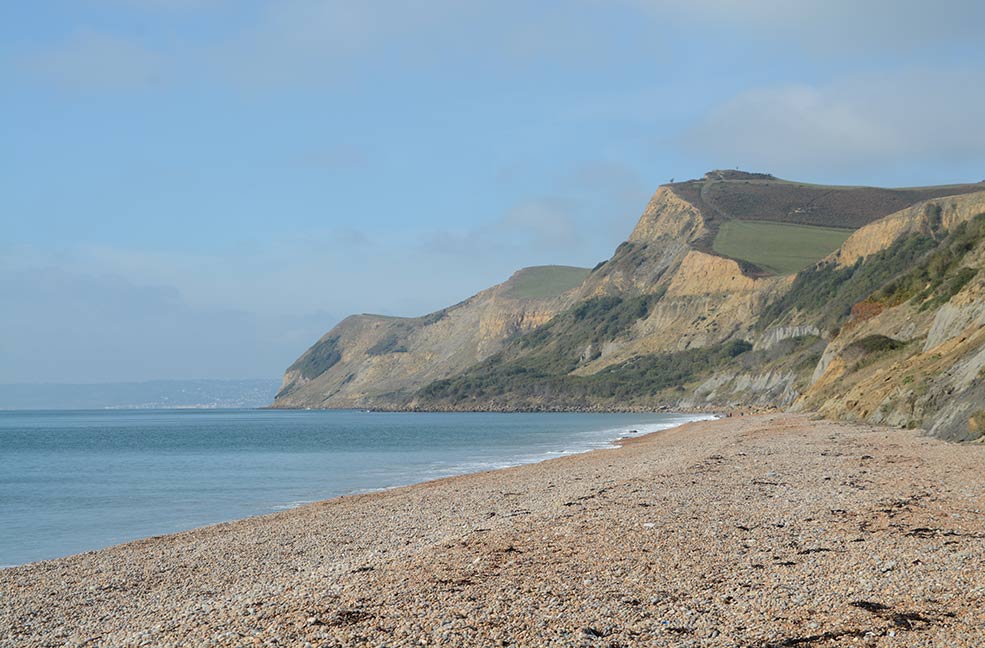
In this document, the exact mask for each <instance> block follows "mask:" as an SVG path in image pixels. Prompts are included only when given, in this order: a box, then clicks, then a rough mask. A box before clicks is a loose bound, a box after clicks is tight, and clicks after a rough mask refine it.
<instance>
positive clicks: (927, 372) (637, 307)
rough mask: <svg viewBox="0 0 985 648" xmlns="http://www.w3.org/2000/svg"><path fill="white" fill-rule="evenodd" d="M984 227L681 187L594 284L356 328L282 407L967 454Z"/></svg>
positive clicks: (347, 327)
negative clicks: (841, 428)
mask: <svg viewBox="0 0 985 648" xmlns="http://www.w3.org/2000/svg"><path fill="white" fill-rule="evenodd" d="M937 197H941V198H937ZM927 198H930V200H927ZM920 200H925V201H926V202H923V203H920V202H919V201H920ZM981 211H985V185H982V184H978V185H950V186H943V187H926V188H916V189H877V188H868V187H819V186H816V185H808V184H803V183H792V182H787V181H784V180H779V179H777V178H774V177H772V176H769V175H766V174H748V173H743V172H732V171H728V172H724V171H723V172H712V173H709V174H707V175H706V176H705V178H703V179H700V180H694V181H688V182H684V183H674V184H671V185H665V186H664V187H661V189H660V190H658V191H657V192H656V193H655V194H654V197H653V199H652V200H651V202H650V204H649V205H648V206H647V208H646V210H645V211H644V213H643V215H642V216H641V218H640V221H639V223H638V225H637V227H636V228H635V229H634V231H633V233H632V235H631V236H630V238H629V240H628V241H627V242H625V243H623V244H621V245H620V246H619V247H618V248H617V249H616V250H615V252H614V254H613V256H612V257H611V258H610V259H608V260H607V261H604V262H602V263H600V264H598V265H597V266H596V267H595V268H593V269H592V270H587V269H581V268H568V267H563V266H542V267H539V268H531V269H526V270H523V271H520V272H518V273H516V274H515V275H514V276H513V277H512V278H511V279H510V280H509V281H507V282H505V283H504V284H500V285H499V286H496V287H494V288H491V289H489V290H487V291H483V292H482V293H480V294H478V295H476V296H474V297H472V298H470V299H468V300H466V301H464V302H461V303H460V304H457V305H455V306H451V307H449V308H446V309H443V310H441V311H438V312H437V313H435V314H433V315H430V316H425V317H422V318H383V317H378V316H356V317H352V318H348V319H347V320H345V321H344V322H342V323H341V324H340V325H339V326H337V327H336V328H335V329H333V331H331V332H330V333H329V334H328V335H327V336H326V337H324V338H323V339H322V340H321V341H319V342H318V343H317V344H316V345H314V346H313V347H312V348H311V349H309V351H308V352H307V353H306V354H305V355H304V356H302V357H301V358H300V359H299V360H298V361H297V362H295V363H294V364H293V365H292V366H291V367H290V369H289V371H288V373H287V375H286V377H285V385H286V386H285V388H284V389H283V390H282V391H281V393H280V394H279V395H278V398H277V401H276V403H275V405H277V406H283V407H298V406H305V407H385V408H417V409H504V410H512V409H559V408H564V409H572V408H585V409H592V408H613V409H618V408H624V407H633V408H636V407H652V408H656V407H665V406H669V407H730V406H736V405H738V406H744V405H756V406H783V407H786V406H791V405H792V406H802V407H810V408H815V409H821V410H822V411H824V412H826V413H828V414H830V415H833V416H847V417H855V418H861V419H865V420H872V421H876V422H886V421H888V422H893V423H902V424H907V425H913V424H915V425H922V424H925V423H927V424H932V425H935V426H937V427H935V429H942V430H949V431H950V432H946V434H950V435H952V436H954V437H955V438H965V437H967V436H968V435H969V434H972V432H969V430H971V429H972V428H974V429H975V430H978V429H981V426H982V425H983V424H982V422H981V421H980V420H979V419H975V418H974V416H978V414H976V413H977V412H980V411H981V405H980V403H981V399H982V398H985V366H983V365H985V351H983V349H985V306H982V305H981V304H982V303H983V301H985V282H983V281H982V277H981V276H980V275H981V273H980V272H979V270H980V268H981V267H982V266H983V264H985V216H980V217H978V218H973V216H974V214H976V213H978V212H981ZM884 216H886V217H885V218H883V217H884ZM849 232H851V236H850V237H849V238H848V239H847V240H845V238H846V236H848V234H849ZM842 241H844V243H843V244H841V245H839V244H840V243H841V242H842ZM835 248H837V249H835ZM829 253H830V254H829ZM825 255H827V256H825ZM822 257H823V258H822ZM805 263H806V264H807V266H806V267H803V268H801V266H802V265H803V264H805ZM798 268H799V271H797V273H796V275H794V276H793V277H790V276H783V275H784V274H785V273H791V272H793V271H795V270H798ZM778 275H779V276H778ZM343 350H344V352H343ZM949 402H950V403H954V402H958V403H959V405H960V406H959V407H952V406H948V405H947V403H949ZM947 407H950V409H949V410H948V409H947ZM945 411H947V412H950V413H949V414H948V416H950V417H951V418H950V419H948V421H947V422H946V424H945V423H941V422H940V421H942V420H943V419H942V418H941V417H942V416H943V414H942V412H945ZM979 418H980V417H979ZM951 419H953V420H951ZM954 430H959V432H953V431H954ZM962 435H964V436H962Z"/></svg>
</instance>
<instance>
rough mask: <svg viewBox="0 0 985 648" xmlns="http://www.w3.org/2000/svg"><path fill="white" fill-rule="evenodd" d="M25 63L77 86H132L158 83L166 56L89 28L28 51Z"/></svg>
mask: <svg viewBox="0 0 985 648" xmlns="http://www.w3.org/2000/svg"><path fill="white" fill-rule="evenodd" d="M23 67H24V68H25V69H26V70H27V71H29V72H30V73H32V74H33V75H35V76H37V77H40V78H42V79H46V80H47V81H49V82H51V83H54V84H55V85H57V86H60V87H64V88H69V89H73V90H120V89H125V90H129V89H134V88H141V87H147V86H151V85H153V84H156V83H158V82H159V81H160V80H161V75H162V72H163V58H162V57H161V56H160V55H159V54H157V53H155V52H153V51H151V50H150V49H148V48H146V47H144V46H143V45H142V44H140V43H139V42H137V41H135V40H131V39H128V38H123V37H120V36H116V35H114V34H108V33H103V32H97V31H90V30H86V31H79V32H76V33H75V34H73V35H72V36H70V37H69V38H68V39H67V40H65V41H64V42H62V43H60V44H57V45H53V46H50V47H48V48H47V49H44V50H39V51H36V52H33V53H30V54H27V55H25V56H24V57H23Z"/></svg>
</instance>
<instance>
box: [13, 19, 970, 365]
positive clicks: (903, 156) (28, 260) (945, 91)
mask: <svg viewBox="0 0 985 648" xmlns="http://www.w3.org/2000/svg"><path fill="white" fill-rule="evenodd" d="M886 16H892V19H891V20H887V19H886ZM0 18H2V20H0V30H2V33H3V39H2V42H0V79H2V81H3V83H4V86H5V93H4V117H5V119H3V120H2V121H0V137H2V138H3V141H4V142H5V143H6V147H5V149H6V150H7V151H8V154H7V155H5V156H3V158H2V160H3V162H2V164H3V168H2V174H3V178H4V183H3V191H2V192H0V213H2V214H3V225H4V228H3V229H4V237H3V240H2V241H0V303H3V304H4V311H5V312H4V317H3V318H0V340H2V341H0V383H32V382H34V383H37V382H41V383H106V382H134V381H148V380H160V379H188V378H214V379H231V378H238V377H265V376H270V377H276V376H279V375H280V374H281V372H282V371H283V370H284V369H285V368H286V367H287V366H288V365H289V364H290V363H291V362H292V361H293V360H294V359H295V358H296V357H297V356H298V354H300V353H301V352H302V351H304V350H305V349H306V348H308V347H309V346H310V345H311V344H312V343H314V342H315V341H316V340H317V339H318V338H319V337H320V336H321V335H323V334H324V333H325V332H326V331H327V330H328V329H329V328H331V326H333V325H334V324H335V323H336V322H338V321H339V320H340V319H341V318H343V317H345V316H347V315H349V314H351V313H362V312H377V313H382V314H388V315H421V314H424V313H427V312H430V311H433V310H436V309H438V308H441V307H444V306H447V305H449V304H452V303H456V302H458V301H460V300H462V299H464V298H466V297H468V296H469V295H471V294H473V293H475V292H477V291H479V290H481V289H483V288H486V287H488V286H490V285H492V284H495V283H498V282H500V281H503V280H505V279H506V278H508V277H509V276H510V274H511V273H512V272H513V271H514V270H516V269H518V268H521V267H524V266H530V265H544V264H564V265H577V266H587V267H591V266H593V265H595V264H596V263H597V262H598V261H600V260H603V259H605V258H608V257H609V255H610V254H611V252H612V250H613V249H614V248H615V247H616V246H617V245H618V244H619V243H620V242H621V241H622V240H624V239H625V238H626V236H628V234H629V232H630V230H631V229H632V227H633V225H634V224H635V222H636V220H637V218H638V216H639V214H640V213H641V212H642V211H643V208H644V207H645V204H646V201H647V199H648V197H649V196H650V195H651V194H652V192H653V191H654V190H655V189H656V188H657V186H658V185H660V184H661V183H665V182H667V181H669V180H670V179H671V178H676V179H677V180H682V179H686V178H690V177H698V176H701V175H702V174H703V173H704V172H705V171H707V170H709V169H713V168H735V167H740V168H742V169H745V170H750V171H763V172H770V173H773V174H775V175H777V176H779V177H784V178H790V179H797V180H804V181H809V182H816V183H833V184H868V185H880V186H910V185H927V184H941V183H952V182H978V181H981V180H982V179H983V178H985V153H983V152H985V124H983V123H982V120H981V117H980V113H981V106H982V105H983V101H982V100H983V99H985V82H983V81H985V78H983V77H985V73H983V70H985V52H983V50H985V46H983V45H982V44H981V42H980V38H979V37H978V34H977V28H978V25H980V24H981V22H980V21H981V19H982V18H985V6H983V5H981V3H975V2H970V1H950V2H941V3H936V4H935V5H933V6H931V5H928V4H927V3H922V2H914V1H904V2H888V1H883V0H879V1H876V2H870V3H866V4H864V5H858V4H856V3H848V2H845V1H841V0H837V1H833V2H820V1H819V0H809V1H806V2H798V3H778V2H766V1H762V2H757V1H753V2H744V3H738V2H732V1H730V0H700V1H697V2H686V3H685V2H671V1H661V0H618V1H615V2H608V3H600V2H597V1H594V0H576V1H574V2H571V3H554V2H543V3H514V2H506V3H503V2H496V3H493V2H486V1H479V2H474V3H468V4H467V6H462V5H461V4H460V3H453V2H447V1H445V0H436V1H433V2H426V3H421V4H418V5H414V6H413V7H410V6H409V5H406V4H404V3H398V2H386V1H383V2H380V1H373V2H364V3H359V4H358V5H354V4H352V3H344V2H329V1H319V0H283V1H281V2H261V1H259V0H250V1H245V2H231V1H230V0H101V1H94V2H75V1H68V0H62V1H54V0H52V1H49V2H36V3H7V4H6V5H5V6H3V7H2V8H0Z"/></svg>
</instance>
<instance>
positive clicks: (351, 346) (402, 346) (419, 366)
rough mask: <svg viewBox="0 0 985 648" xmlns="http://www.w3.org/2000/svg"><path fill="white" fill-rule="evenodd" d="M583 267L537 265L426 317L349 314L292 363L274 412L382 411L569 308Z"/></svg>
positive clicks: (480, 358)
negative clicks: (309, 409)
mask: <svg viewBox="0 0 985 648" xmlns="http://www.w3.org/2000/svg"><path fill="white" fill-rule="evenodd" d="M587 273H588V270H587V269H584V268H573V267H566V266H540V267H533V268H525V269H523V270H520V271H518V272H516V273H515V274H514V275H513V276H512V277H510V279H509V280H507V281H506V282H504V283H502V284H499V285H496V286H493V287H492V288H489V289H487V290H484V291H482V292H480V293H478V294H476V295H474V296H472V297H470V298H469V299H466V300H465V301H463V302H461V303H459V304H456V305H454V306H451V307H449V308H446V309H442V310H440V311H437V312H434V313H430V314H428V315H425V316H423V317H414V318H403V317H387V316H383V315H353V316H351V317H348V318H346V319H345V320H343V321H342V322H340V323H339V324H338V325H337V326H336V327H335V328H333V329H332V330H331V331H329V332H328V333H326V334H325V335H324V336H323V337H322V338H321V339H320V340H319V341H318V342H317V343H315V344H314V345H313V346H312V347H311V348H310V349H308V350H307V351H306V352H305V353H304V354H303V355H302V356H301V357H300V358H298V359H297V361H295V362H294V364H292V365H291V366H290V367H289V368H288V369H287V372H286V373H285V375H284V379H283V383H282V386H281V389H280V391H279V392H278V393H277V396H276V399H275V401H274V407H285V408H299V407H301V408H303V407H337V408H338V407H341V408H347V407H385V406H393V405H395V404H399V403H400V402H402V401H403V400H404V399H406V398H407V397H409V395H410V394H412V393H413V392H414V391H415V390H416V389H418V388H420V387H423V386H424V385H427V384H428V383H430V382H432V381H434V380H438V379H441V378H445V377H447V376H450V375H452V374H454V373H456V372H459V371H462V370H464V369H466V368H467V367H469V366H471V365H473V364H475V363H476V362H479V361H480V360H483V359H485V358H487V357H488V356H490V355H491V354H493V353H495V352H496V351H498V350H499V349H500V348H501V347H502V345H503V343H504V342H505V341H506V340H508V339H510V338H512V337H515V336H517V335H520V334H522V333H525V332H527V331H530V330H532V329H534V328H536V327H538V326H540V325H542V324H545V323H546V322H547V321H549V320H550V319H551V318H552V317H553V316H554V315H555V314H557V313H558V312H559V311H560V310H562V309H563V308H564V307H565V306H567V305H568V304H569V303H570V298H569V297H567V296H566V294H565V293H567V292H568V291H570V290H571V289H572V288H574V287H576V286H578V285H579V284H580V283H581V280H582V279H583V278H584V277H585V275H586V274H587Z"/></svg>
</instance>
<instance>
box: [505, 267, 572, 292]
mask: <svg viewBox="0 0 985 648" xmlns="http://www.w3.org/2000/svg"><path fill="white" fill-rule="evenodd" d="M586 276H588V268H576V267H573V266H559V265H549V266H535V267H532V268H524V269H523V270H520V271H519V272H517V273H516V274H515V275H513V277H511V278H510V281H509V286H508V289H507V291H506V294H507V296H509V297H514V298H516V299H549V298H551V297H557V296H558V295H561V294H563V293H566V292H568V291H569V290H571V289H573V288H576V287H578V285H579V284H581V282H582V281H584V280H585V277H586Z"/></svg>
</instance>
